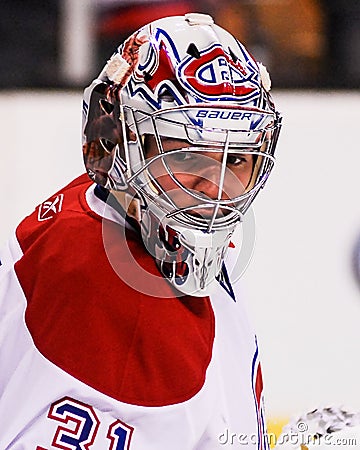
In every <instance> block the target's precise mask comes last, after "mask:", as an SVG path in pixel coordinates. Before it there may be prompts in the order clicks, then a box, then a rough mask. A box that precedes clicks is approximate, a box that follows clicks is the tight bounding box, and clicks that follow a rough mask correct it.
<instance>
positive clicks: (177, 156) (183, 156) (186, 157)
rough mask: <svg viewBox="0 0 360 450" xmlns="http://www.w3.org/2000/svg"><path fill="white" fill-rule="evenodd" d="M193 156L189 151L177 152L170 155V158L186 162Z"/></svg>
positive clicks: (178, 161)
mask: <svg viewBox="0 0 360 450" xmlns="http://www.w3.org/2000/svg"><path fill="white" fill-rule="evenodd" d="M193 158H194V155H192V154H190V153H189V152H178V153H174V154H172V155H171V159H172V160H173V161H174V162H177V163H183V162H188V161H190V160H191V159H193Z"/></svg>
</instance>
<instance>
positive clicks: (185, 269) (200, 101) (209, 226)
mask: <svg viewBox="0 0 360 450" xmlns="http://www.w3.org/2000/svg"><path fill="white" fill-rule="evenodd" d="M269 90H270V79H269V76H268V73H267V72H266V69H265V68H264V67H263V66H262V65H261V64H258V63H257V62H256V61H255V60H254V59H253V58H252V56H251V55H250V54H249V53H248V52H247V50H246V49H245V48H244V46H243V45H242V44H241V43H240V42H238V41H237V40H236V39H235V38H234V37H233V36H231V35H230V34H229V33H228V32H226V31H225V30H223V29H222V28H220V27H219V26H217V25H215V24H214V23H213V20H212V18H211V17H210V16H207V15H204V14H187V15H185V16H184V17H169V18H165V19H160V20H157V21H155V22H152V23H151V24H149V25H147V26H145V27H143V28H142V29H140V30H139V31H137V32H135V33H134V34H133V35H132V36H131V37H130V38H129V39H127V40H126V41H125V42H124V43H123V44H122V45H121V46H120V47H119V48H118V49H117V51H116V52H115V53H114V55H113V56H112V57H111V59H110V60H109V61H108V62H107V64H106V65H105V67H104V69H103V71H102V72H101V73H100V75H99V77H98V78H97V79H95V80H94V81H93V83H92V84H91V85H90V86H89V87H88V88H87V89H86V90H85V92H84V116H83V155H84V161H85V166H86V169H87V172H88V174H89V176H90V178H91V179H92V180H93V181H95V182H96V183H98V184H100V185H102V186H104V187H105V188H107V189H109V190H112V191H125V192H126V194H127V196H129V195H130V196H131V197H132V198H133V201H132V204H134V202H136V205H137V206H136V208H135V209H136V211H137V220H138V222H139V223H140V226H141V227H140V228H141V233H142V238H143V241H144V244H145V246H146V247H147V249H148V251H149V252H150V253H151V254H152V255H153V256H154V258H155V259H156V261H157V264H158V266H159V268H160V270H161V272H162V274H163V276H164V277H165V278H167V279H168V280H169V281H170V282H171V283H172V284H173V286H175V287H176V289H177V290H178V291H180V292H182V293H183V294H191V295H197V296H203V295H207V294H208V293H209V292H210V291H211V288H212V286H213V285H214V284H215V283H216V278H217V277H218V276H219V274H220V272H221V270H222V265H223V261H224V257H225V254H226V250H227V248H228V246H229V243H230V239H231V236H232V234H233V232H234V230H235V227H236V226H237V224H238V223H239V222H241V218H242V216H243V214H244V213H245V212H246V210H247V209H248V208H249V206H250V204H251V203H252V201H253V199H254V198H255V196H256V195H257V193H258V191H259V189H260V188H261V187H263V185H264V183H265V181H266V180H267V178H268V176H269V174H270V171H271V169H272V167H273V164H274V150H275V146H276V141H277V138H278V133H279V130H280V122H281V118H280V115H279V114H278V112H277V111H276V110H275V107H274V105H273V103H272V100H271V97H270V94H269Z"/></svg>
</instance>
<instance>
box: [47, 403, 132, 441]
mask: <svg viewBox="0 0 360 450" xmlns="http://www.w3.org/2000/svg"><path fill="white" fill-rule="evenodd" d="M48 417H49V418H50V419H53V420H56V421H57V422H61V425H59V426H58V427H57V429H56V432H55V436H54V438H53V442H52V446H53V447H55V448H59V449H61V450H89V449H90V447H91V446H92V445H93V444H94V442H95V438H96V435H97V432H98V429H99V427H100V421H99V419H98V417H97V416H96V413H95V411H94V409H93V408H92V407H91V406H89V405H86V404H85V403H81V402H79V401H77V400H74V399H71V398H69V397H65V398H63V399H61V400H59V401H57V402H56V403H54V404H53V405H52V406H51V408H50V411H49V414H48ZM133 431H134V428H133V427H130V426H129V425H126V424H125V423H123V422H121V421H120V420H116V421H115V422H114V423H112V424H111V425H110V426H109V429H108V433H107V438H108V439H109V440H110V443H109V447H108V449H109V450H128V449H129V448H130V440H131V436H132V433H133ZM38 448H39V447H38Z"/></svg>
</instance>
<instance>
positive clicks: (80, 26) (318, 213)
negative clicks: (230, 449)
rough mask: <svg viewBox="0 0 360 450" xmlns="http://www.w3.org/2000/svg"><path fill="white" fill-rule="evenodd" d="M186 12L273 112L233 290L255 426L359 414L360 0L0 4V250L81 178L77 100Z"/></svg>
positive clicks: (15, 0)
mask: <svg viewBox="0 0 360 450" xmlns="http://www.w3.org/2000/svg"><path fill="white" fill-rule="evenodd" d="M190 11H196V12H205V13H208V14H211V15H212V16H213V17H214V18H215V21H216V22H217V23H218V24H219V25H222V26H223V27H224V28H226V29H228V30H229V31H231V32H232V33H233V34H234V35H235V36H236V37H238V38H239V39H240V40H241V41H242V42H243V43H245V45H246V46H247V47H248V48H249V50H250V51H251V52H252V53H253V54H254V56H255V57H256V58H257V59H258V60H259V61H262V62H263V63H264V64H265V65H266V66H267V67H268V69H269V71H270V73H271V77H272V82H273V96H274V99H275V101H276V103H277V105H278V108H279V109H280V110H281V111H282V112H283V115H284V127H283V131H282V134H281V136H280V142H279V146H278V149H277V153H278V162H277V165H276V168H275V170H274V173H273V175H272V176H271V177H270V180H269V182H268V185H267V187H266V189H265V190H264V192H262V193H261V195H259V196H258V198H257V199H256V202H255V204H254V213H255V218H256V228H257V229H256V236H257V238H256V239H257V242H256V246H255V249H254V253H253V257H252V261H251V262H250V265H249V267H248V269H247V270H246V272H245V273H244V275H243V277H242V280H241V282H242V284H243V291H244V297H245V299H246V302H247V303H248V307H249V309H250V313H251V317H252V320H253V322H254V324H255V328H256V330H257V333H258V337H259V341H260V344H261V349H262V360H263V373H264V379H265V388H266V399H267V414H268V417H269V419H271V420H275V421H276V420H278V421H279V422H281V421H282V420H286V419H287V418H288V417H291V416H293V415H294V414H297V413H299V412H302V411H307V410H311V409H313V408H314V407H317V406H328V405H334V404H335V405H345V406H348V407H350V408H353V409H357V410H360V393H359V388H358V380H359V379H360V357H359V354H360V327H359V323H360V295H359V294H360V284H359V281H358V273H359V264H358V249H359V244H358V242H359V238H360V202H359V200H358V197H359V183H360V182H359V171H360V148H359V143H358V142H357V140H356V136H357V130H358V128H359V120H360V114H359V111H360V91H359V87H360V1H359V0H327V1H325V0H221V1H220V0H184V1H176V0H157V1H143V0H131V1H127V0H97V1H95V0H46V1H45V0H31V1H28V0H2V1H1V15H0V61H1V71H0V123H1V134H2V146H1V150H0V152H1V159H0V161H1V168H2V171H1V173H2V175H1V177H0V205H1V211H2V212H1V221H0V245H2V244H3V243H4V242H5V240H6V238H7V237H8V236H9V235H10V234H11V233H12V231H13V229H14V228H15V226H16V224H17V223H18V222H19V221H20V220H21V218H22V217H24V215H26V214H29V213H31V211H32V210H33V209H34V207H35V206H36V205H37V204H39V203H40V202H42V201H43V200H44V199H46V198H47V197H48V196H50V195H51V194H52V193H53V192H55V191H56V190H57V189H59V188H61V187H62V186H63V185H64V184H66V183H67V182H68V181H70V180H71V179H72V178H73V177H75V176H77V175H78V174H80V173H82V172H83V164H82V155H81V143H80V127H81V96H82V88H83V87H84V86H85V85H87V84H89V83H90V81H91V80H92V79H93V78H94V77H95V76H96V75H97V74H98V72H99V71H100V69H101V68H102V67H103V65H104V63H105V61H106V60H107V59H108V58H109V57H110V55H111V54H112V52H113V51H114V49H115V48H116V47H117V46H118V45H119V43H120V42H121V41H122V40H123V39H124V38H126V37H127V36H128V35H129V34H130V33H131V32H133V31H134V30H135V29H137V28H138V27H140V26H142V25H144V24H145V23H147V22H149V21H151V20H154V19H156V18H159V17H163V16H166V15H176V14H180V15H182V14H184V13H186V12H190ZM239 407H241V405H239Z"/></svg>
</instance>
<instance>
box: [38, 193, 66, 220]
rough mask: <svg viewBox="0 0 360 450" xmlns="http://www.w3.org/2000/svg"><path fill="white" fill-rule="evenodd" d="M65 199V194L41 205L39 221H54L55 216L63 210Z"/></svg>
mask: <svg viewBox="0 0 360 450" xmlns="http://www.w3.org/2000/svg"><path fill="white" fill-rule="evenodd" d="M63 198H64V194H59V195H56V196H55V197H52V198H50V199H49V200H46V201H45V202H44V203H41V205H40V206H39V211H38V221H39V222H42V221H44V220H49V219H52V218H53V217H54V216H55V214H57V213H59V212H60V211H61V209H62V204H63Z"/></svg>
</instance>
